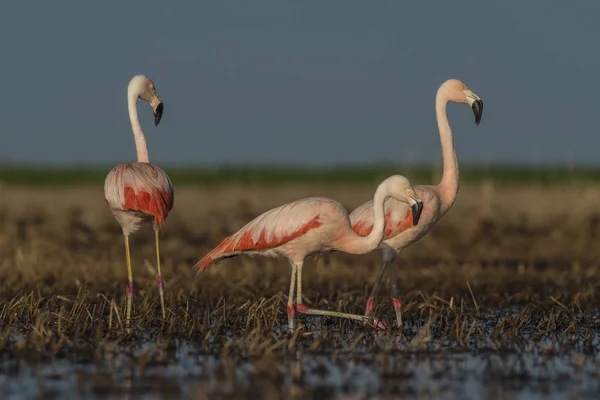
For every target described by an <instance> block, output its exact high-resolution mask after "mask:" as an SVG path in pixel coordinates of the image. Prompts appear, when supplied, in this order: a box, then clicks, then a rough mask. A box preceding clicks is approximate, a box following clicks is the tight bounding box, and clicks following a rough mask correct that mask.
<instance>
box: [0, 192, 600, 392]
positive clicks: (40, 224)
mask: <svg viewBox="0 0 600 400" xmlns="http://www.w3.org/2000/svg"><path fill="white" fill-rule="evenodd" d="M372 190H373V187H370V186H348V187H336V188H328V187H317V186H298V185H296V186H289V187H279V188H261V187H254V188H251V189H250V188H241V187H227V188H220V189H188V188H186V189H183V190H179V191H178V192H177V194H176V203H175V210H174V212H173V213H172V215H171V216H170V217H169V219H168V221H167V224H166V226H165V232H164V236H163V239H162V248H161V252H162V258H163V274H164V277H165V300H166V305H167V308H168V311H167V318H166V320H165V321H163V320H162V318H161V316H160V306H159V304H158V301H157V300H158V299H157V290H156V281H155V275H156V273H155V270H154V268H155V267H154V261H153V260H154V248H153V240H152V233H151V231H150V230H149V229H147V230H146V231H144V232H141V233H140V234H138V235H136V236H135V237H134V238H133V240H132V256H133V263H134V281H135V287H136V290H135V297H134V310H133V313H132V315H133V316H134V318H135V319H134V330H133V332H132V336H131V337H128V336H127V335H126V334H125V331H124V327H123V322H124V321H123V311H124V304H125V303H124V292H125V283H126V268H125V264H124V249H123V240H122V237H121V233H120V229H119V227H118V225H117V223H116V222H115V221H114V220H113V219H112V216H111V215H110V213H109V212H108V211H107V210H106V209H105V207H104V202H103V198H102V192H101V189H97V190H95V189H82V188H71V189H67V188H65V189H52V188H47V189H27V188H18V189H17V188H15V189H5V190H3V191H1V192H0V202H1V203H0V350H1V351H2V352H4V354H9V355H12V356H18V357H20V358H24V357H25V358H32V359H35V358H40V357H41V358H46V357H48V356H58V357H72V355H73V354H74V353H73V351H74V350H76V351H77V357H81V358H82V359H88V360H95V361H97V362H108V361H107V360H115V359H116V358H117V357H118V355H119V354H122V353H123V352H125V353H126V354H127V355H128V356H129V357H130V360H131V363H132V368H134V369H136V370H139V371H143V370H144V369H145V368H147V367H148V366H149V365H155V364H156V363H159V364H160V363H167V364H168V363H170V362H174V357H175V356H174V355H173V354H175V353H174V350H173V349H174V348H175V347H176V344H177V343H178V341H179V340H181V339H192V340H193V343H195V345H196V346H197V347H195V348H194V350H193V351H194V352H198V353H199V354H203V355H213V356H215V357H218V358H222V359H227V357H233V358H234V360H239V359H244V360H254V361H252V368H253V369H252V371H253V372H252V374H251V375H252V376H254V377H262V378H261V379H262V381H261V382H263V384H267V383H268V385H271V386H269V387H271V388H272V389H273V390H274V392H273V393H276V392H277V391H278V390H279V389H280V388H281V387H286V388H287V389H289V390H291V391H292V392H293V391H294V390H296V391H297V390H300V389H299V387H301V386H302V385H303V384H306V382H305V381H304V380H303V379H304V378H303V375H302V372H298V371H296V370H295V369H294V368H297V367H296V365H297V364H296V362H298V360H299V359H301V358H302V354H319V353H323V352H324V353H327V354H330V358H331V357H333V358H335V357H338V356H339V355H340V354H353V357H354V358H353V360H355V361H356V360H360V357H366V356H368V357H371V358H372V357H375V360H378V361H376V362H375V363H376V364H377V365H380V366H382V367H381V368H384V367H383V365H386V363H385V362H384V361H381V359H379V358H377V357H380V356H381V357H384V356H386V355H389V354H393V353H394V352H395V351H397V350H402V351H404V352H412V353H414V352H438V353H439V354H440V355H441V356H442V357H443V355H444V354H446V352H448V351H450V350H456V349H467V350H469V351H491V352H493V353H495V354H497V353H498V352H502V351H504V350H505V351H520V350H523V349H524V348H527V346H532V345H533V346H540V347H539V348H540V349H541V350H542V351H543V352H556V351H565V349H574V350H575V351H576V354H581V355H582V357H588V356H589V357H592V360H593V359H594V358H597V353H598V348H599V345H600V343H599V342H600V339H599V337H598V333H597V330H598V327H599V321H598V318H597V317H596V315H597V313H598V306H597V305H598V301H599V296H600V268H599V263H598V260H599V256H600V248H599V247H598V246H597V242H598V235H599V234H600V226H599V221H600V219H599V214H598V211H597V199H598V198H600V190H598V189H593V188H585V187H582V188H579V189H578V188H573V187H569V188H562V189H561V188H545V189H543V188H502V189H501V190H500V189H495V188H494V187H490V186H487V187H485V186H484V187H476V188H474V187H463V188H461V192H460V194H459V199H458V201H457V203H456V205H455V206H454V208H453V209H452V210H451V212H450V213H449V214H448V215H447V216H446V217H445V218H444V220H442V221H441V222H440V223H439V224H438V226H436V228H434V230H433V231H432V232H431V233H430V235H429V236H428V237H426V238H425V239H423V240H422V241H421V242H420V243H418V244H416V245H414V246H413V247H412V248H410V249H408V250H407V251H406V252H405V254H404V255H403V257H402V259H401V263H400V265H401V268H400V269H399V290H400V293H401V294H402V296H401V297H402V300H403V302H404V307H405V308H404V309H405V317H406V329H405V331H404V338H402V339H399V337H398V334H397V332H394V331H391V332H385V333H376V332H373V331H372V330H370V329H368V328H364V327H362V326H360V325H359V324H357V323H356V322H353V321H340V320H336V319H332V318H319V317H306V316H300V319H299V320H300V322H301V325H302V328H301V329H300V330H298V331H297V332H296V333H295V334H293V335H289V334H286V333H285V330H284V328H285V325H284V324H285V322H286V319H285V301H286V296H285V295H284V294H283V293H286V291H287V285H288V279H289V267H288V266H287V264H286V262H285V261H283V260H271V259H264V258H255V259H250V258H245V257H239V258H233V259H228V260H225V261H223V262H221V263H220V264H217V265H215V266H213V267H211V269H209V270H208V271H207V272H205V273H203V274H202V275H200V276H198V277H196V276H195V274H196V272H195V271H193V270H192V269H191V265H193V264H194V262H196V261H197V260H198V259H199V258H200V257H201V256H202V255H203V254H204V253H205V252H207V251H208V250H209V249H210V247H211V246H213V245H215V244H216V243H218V241H219V240H220V239H221V238H223V237H224V236H225V235H227V234H229V233H231V232H233V231H234V230H236V229H238V228H239V227H241V226H242V225H243V224H244V223H245V222H247V221H248V220H250V219H251V218H252V217H254V216H255V215H257V214H258V213H260V212H263V211H265V210H267V209H268V208H270V207H273V206H276V205H278V204H281V203H283V202H286V201H289V200H292V199H295V198H299V197H306V196H311V195H324V196H330V197H333V198H335V199H337V200H339V201H341V202H342V203H343V204H344V205H345V206H346V207H348V208H349V209H351V208H353V207H355V206H357V205H358V204H360V202H362V201H364V200H365V199H367V198H368V197H369V196H370V195H371V193H372ZM378 267H379V255H378V254H377V253H373V254H369V255H365V256H360V257H353V256H347V255H343V254H335V255H333V256H331V257H330V258H329V259H328V260H325V261H324V262H320V263H319V264H318V265H315V264H314V263H313V262H312V261H308V262H307V264H306V268H305V274H304V275H305V277H304V282H305V289H304V294H305V296H306V298H307V303H308V304H309V305H311V306H313V307H316V308H323V309H330V310H341V311H346V312H352V313H362V312H363V311H364V304H365V301H366V297H367V294H368V291H369V290H370V288H371V286H372V284H373V282H374V279H375V276H376V273H377V269H378ZM387 289H388V287H387V286H385V287H384V288H383V290H382V292H381V293H380V297H379V304H380V308H379V310H378V314H379V315H380V316H383V317H384V318H385V319H388V318H389V321H391V316H392V314H393V311H392V309H391V305H390V302H389V298H388V296H387V295H388V290H387ZM144 343H146V344H147V343H153V345H152V346H151V347H144V346H145V345H144ZM131 346H134V347H131ZM543 346H545V347H543ZM133 349H137V350H133ZM190 351H191V350H190ZM361 354H362V355H363V356H361ZM378 355H380V356H378ZM357 357H358V358H357ZM353 362H354V361H353ZM234 363H235V362H234ZM220 368H221V369H220V370H219V371H220V372H219V374H221V375H222V376H221V375H220V376H221V378H223V377H225V378H223V379H226V378H227V376H228V375H227V374H230V373H232V372H231V371H229V370H228V369H227V367H226V366H222V367H220ZM490 368H492V370H494V368H496V367H494V366H492V367H490ZM384 369H385V368H384ZM228 371H229V372H228ZM505 372H506V371H505ZM380 373H388V372H385V371H384V372H381V371H380ZM590 373H592V374H598V370H594V371H592V372H590ZM219 379H220V378H219ZM227 379H229V378H227ZM232 379H233V378H232ZM265 382H267V383H265ZM99 385H101V386H102V385H104V383H99ZM107 385H108V384H107ZM251 386H252V385H251ZM252 387H254V386H252ZM265 387H266V386H265ZM254 388H255V387H254ZM255 389H256V388H255ZM215 390H216V389H215ZM219 390H224V389H223V388H222V387H221V388H219ZM248 390H249V389H248ZM257 390H258V389H257ZM261 390H262V389H261ZM265 390H266V389H265ZM269 390H271V389H269ZM400 391H402V390H400ZM248 393H250V392H248ZM260 393H261V395H263V396H265V393H267V392H264V391H261V392H260ZM269 393H270V392H269ZM313 394H314V393H313ZM304 395H305V396H307V393H306V392H305V393H304ZM274 396H275V395H274ZM267 397H268V396H267ZM198 398H199V397H198ZM274 398H277V396H275V397H274Z"/></svg>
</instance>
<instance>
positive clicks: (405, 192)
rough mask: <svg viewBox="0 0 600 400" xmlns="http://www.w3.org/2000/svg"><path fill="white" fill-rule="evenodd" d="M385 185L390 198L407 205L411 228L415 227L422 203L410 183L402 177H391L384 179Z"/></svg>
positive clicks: (419, 216)
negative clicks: (410, 213) (411, 220)
mask: <svg viewBox="0 0 600 400" xmlns="http://www.w3.org/2000/svg"><path fill="white" fill-rule="evenodd" d="M386 184H387V186H388V188H389V195H390V196H391V197H394V198H395V199H396V200H398V201H402V202H405V203H408V205H409V206H410V209H411V212H412V217H413V226H414V225H417V224H418V223H419V219H420V218H421V212H422V211H423V201H422V200H421V198H420V197H419V195H418V194H417V193H416V192H415V189H413V187H412V185H411V184H410V181H409V180H408V179H406V178H405V177H404V176H402V175H392V176H390V177H389V178H387V179H386Z"/></svg>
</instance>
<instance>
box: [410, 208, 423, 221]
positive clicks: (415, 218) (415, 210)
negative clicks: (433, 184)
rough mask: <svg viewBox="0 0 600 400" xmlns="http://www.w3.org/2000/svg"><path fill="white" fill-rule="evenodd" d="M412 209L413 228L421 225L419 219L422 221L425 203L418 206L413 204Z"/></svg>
mask: <svg viewBox="0 0 600 400" xmlns="http://www.w3.org/2000/svg"><path fill="white" fill-rule="evenodd" d="M411 209H412V217H413V226H415V225H417V224H418V223H419V219H421V212H422V211H423V203H421V202H418V203H417V204H413V205H412V206H411Z"/></svg>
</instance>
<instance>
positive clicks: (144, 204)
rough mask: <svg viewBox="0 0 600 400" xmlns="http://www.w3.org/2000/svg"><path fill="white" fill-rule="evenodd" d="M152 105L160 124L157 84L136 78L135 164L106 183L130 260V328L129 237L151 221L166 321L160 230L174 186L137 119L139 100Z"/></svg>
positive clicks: (132, 91)
mask: <svg viewBox="0 0 600 400" xmlns="http://www.w3.org/2000/svg"><path fill="white" fill-rule="evenodd" d="M138 98H140V99H142V100H145V101H147V102H149V103H150V105H151V106H152V109H153V110H154V124H155V125H158V123H159V122H160V119H161V117H162V112H163V103H162V100H161V99H160V97H159V96H158V93H156V88H155V86H154V83H153V82H152V81H151V80H150V79H149V78H148V77H146V76H144V75H136V76H134V77H133V78H132V79H131V81H130V82H129V85H128V87H127V106H128V110H129V120H130V122H131V128H132V130H133V137H134V139H135V148H136V152H137V161H138V162H136V163H128V164H119V165H117V166H116V167H114V168H113V169H111V170H110V172H109V173H108V175H107V176H106V180H105V181H104V199H105V201H106V204H107V206H108V207H109V209H110V211H111V212H112V213H113V215H114V216H115V218H116V220H117V222H118V223H119V225H121V229H122V230H123V235H124V237H125V254H126V261H127V274H128V278H129V283H128V285H127V292H126V293H127V320H126V324H127V327H128V329H129V321H130V315H131V298H132V296H133V278H132V270H131V260H130V255H129V235H130V234H132V233H134V232H135V231H137V230H138V228H139V227H140V225H141V224H142V223H144V222H152V224H153V225H154V230H155V245H156V264H157V272H158V277H157V284H158V290H159V294H160V305H161V309H162V315H163V318H165V304H164V296H163V279H162V274H161V271H160V253H159V247H158V231H159V229H160V228H162V226H163V224H164V222H165V219H166V218H167V216H168V215H169V211H171V209H172V208H173V201H174V193H173V185H172V184H171V181H170V180H169V177H168V176H167V174H166V173H165V172H164V171H163V170H162V169H160V168H159V167H157V166H156V165H152V164H150V160H149V157H148V147H147V145H146V138H145V136H144V132H143V131H142V126H141V125H140V121H139V118H138V112H137V99H138Z"/></svg>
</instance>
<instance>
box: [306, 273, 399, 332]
mask: <svg viewBox="0 0 600 400" xmlns="http://www.w3.org/2000/svg"><path fill="white" fill-rule="evenodd" d="M297 267H298V272H297V279H298V284H297V291H296V295H297V300H296V309H297V310H298V312H299V313H300V314H310V315H324V316H330V317H338V318H348V319H354V320H357V321H362V322H365V323H371V324H372V325H373V326H374V327H375V328H379V329H387V326H385V324H383V323H382V322H381V321H379V320H378V319H377V318H369V317H366V316H363V315H356V314H349V313H343V312H337V311H324V310H315V309H312V308H309V307H308V306H306V305H304V304H303V303H302V264H298V265H297Z"/></svg>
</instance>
